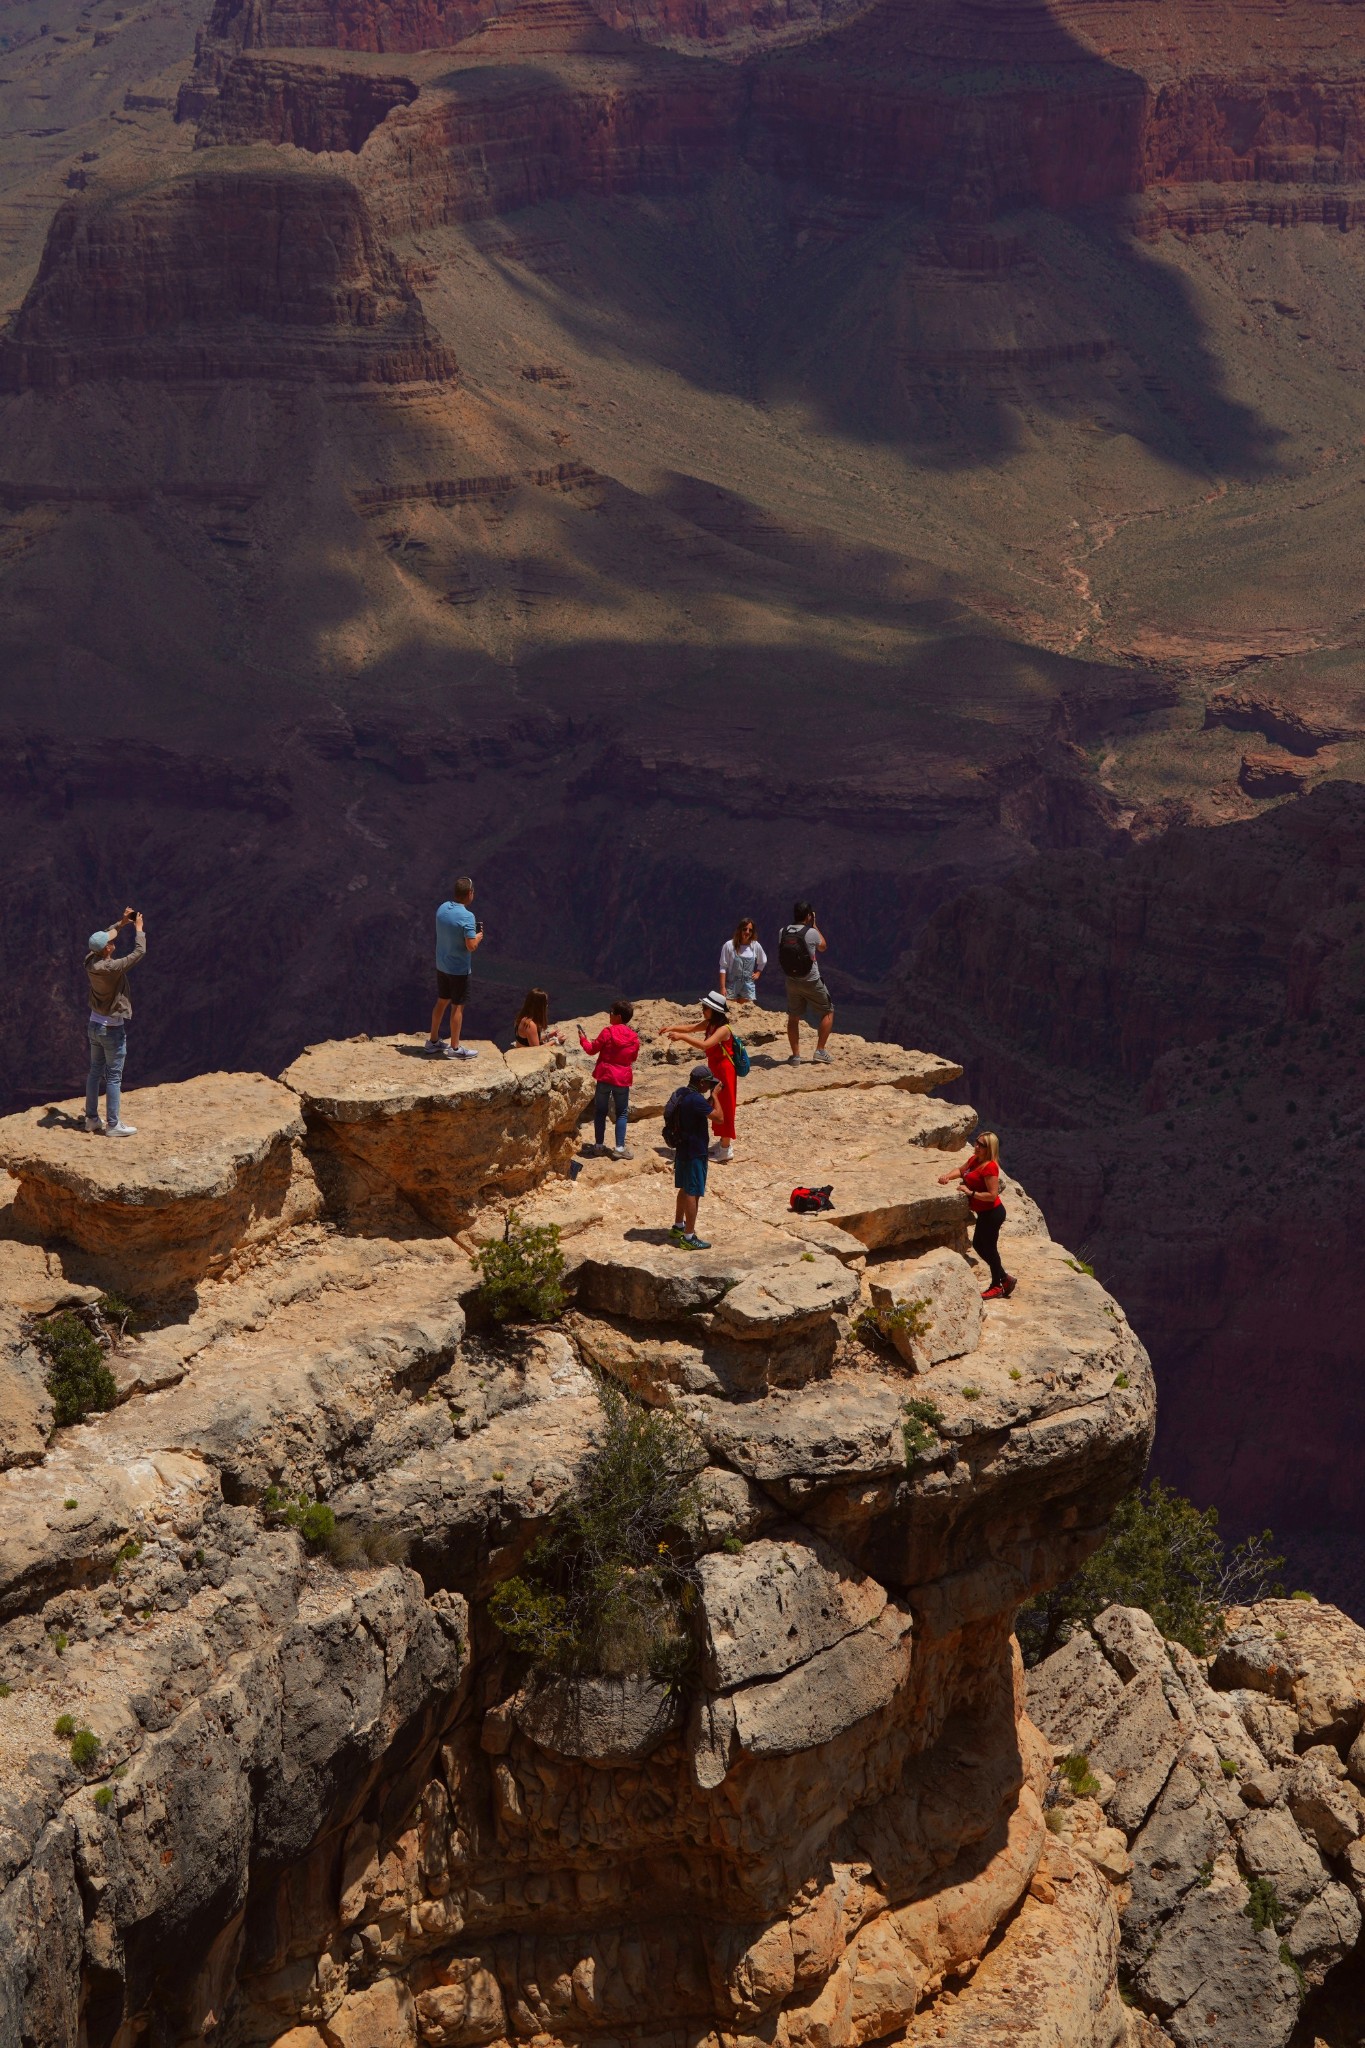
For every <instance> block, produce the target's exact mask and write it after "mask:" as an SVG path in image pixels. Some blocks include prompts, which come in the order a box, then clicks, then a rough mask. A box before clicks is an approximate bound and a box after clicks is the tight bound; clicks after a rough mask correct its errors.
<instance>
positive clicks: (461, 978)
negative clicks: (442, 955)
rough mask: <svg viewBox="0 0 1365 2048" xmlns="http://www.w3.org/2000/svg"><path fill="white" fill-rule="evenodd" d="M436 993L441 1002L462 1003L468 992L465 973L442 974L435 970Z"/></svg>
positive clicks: (467, 979) (467, 980)
mask: <svg viewBox="0 0 1365 2048" xmlns="http://www.w3.org/2000/svg"><path fill="white" fill-rule="evenodd" d="M436 993H437V995H438V996H439V998H440V1000H441V1001H442V1002H443V1003H462V1002H463V1001H464V999H465V997H466V996H467V995H468V994H469V976H468V975H467V974H442V972H441V970H440V968H439V967H438V968H437V970H436Z"/></svg>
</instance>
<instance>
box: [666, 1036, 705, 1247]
mask: <svg viewBox="0 0 1365 2048" xmlns="http://www.w3.org/2000/svg"><path fill="white" fill-rule="evenodd" d="M715 1086H716V1077H715V1075H714V1074H713V1073H712V1072H711V1069H710V1068H709V1067H708V1066H704V1065H702V1064H701V1063H700V1062H698V1064H697V1065H696V1066H695V1067H693V1069H692V1071H691V1073H690V1074H689V1075H688V1077H687V1085H686V1087H685V1088H675V1089H674V1090H673V1093H672V1094H671V1095H670V1096H669V1098H668V1101H667V1103H666V1105H665V1107H664V1143H665V1145H671V1146H672V1147H673V1185H674V1187H675V1188H676V1189H677V1191H678V1200H677V1206H676V1208H675V1209H674V1212H673V1228H672V1230H670V1231H669V1233H668V1239H669V1243H670V1244H675V1245H677V1246H678V1248H679V1250H681V1251H688V1252H709V1251H710V1249H711V1247H710V1245H709V1244H708V1243H707V1241H706V1239H705V1238H704V1237H698V1235H697V1204H698V1203H699V1202H700V1200H701V1198H702V1196H703V1195H704V1194H705V1193H706V1160H707V1154H708V1153H709V1151H710V1149H711V1096H712V1094H713V1093H714V1091H715Z"/></svg>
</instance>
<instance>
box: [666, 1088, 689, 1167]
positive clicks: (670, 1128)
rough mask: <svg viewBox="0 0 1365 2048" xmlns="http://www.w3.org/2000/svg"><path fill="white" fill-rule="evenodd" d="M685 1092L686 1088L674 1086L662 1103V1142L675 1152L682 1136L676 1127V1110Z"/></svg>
mask: <svg viewBox="0 0 1365 2048" xmlns="http://www.w3.org/2000/svg"><path fill="white" fill-rule="evenodd" d="M686 1093H687V1090H686V1088H675V1089H674V1090H673V1093H672V1094H671V1095H670V1096H669V1098H668V1100H667V1102H666V1103H665V1104H664V1143H665V1145H671V1146H672V1147H673V1150H674V1151H675V1152H676V1151H677V1149H678V1144H679V1141H680V1140H681V1138H682V1132H681V1131H680V1130H679V1128H678V1111H679V1110H680V1109H681V1108H682V1099H683V1097H684V1095H686Z"/></svg>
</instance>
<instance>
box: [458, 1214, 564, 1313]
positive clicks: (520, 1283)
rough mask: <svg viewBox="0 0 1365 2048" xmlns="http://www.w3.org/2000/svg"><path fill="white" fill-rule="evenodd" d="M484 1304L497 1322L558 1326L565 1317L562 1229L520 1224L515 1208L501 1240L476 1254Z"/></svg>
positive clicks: (508, 1216)
mask: <svg viewBox="0 0 1365 2048" xmlns="http://www.w3.org/2000/svg"><path fill="white" fill-rule="evenodd" d="M474 1263H475V1265H476V1266H477V1267H478V1269H479V1276H480V1286H479V1292H478V1302H479V1306H480V1307H481V1308H482V1309H483V1310H484V1312H485V1314H487V1315H489V1316H490V1317H491V1318H492V1320H493V1321H494V1322H495V1323H509V1322H512V1323H553V1322H555V1321H557V1320H558V1318H559V1317H560V1316H562V1315H563V1313H564V1254H563V1252H562V1251H561V1250H560V1249H559V1226H558V1225H557V1224H554V1223H520V1222H518V1220H517V1212H516V1210H515V1209H510V1210H509V1211H508V1214H507V1220H506V1222H505V1224H504V1225H503V1233H502V1239H501V1241H500V1242H495V1243H493V1244H486V1245H483V1246H482V1247H481V1248H480V1249H479V1250H478V1251H477V1252H476V1253H475V1254H474Z"/></svg>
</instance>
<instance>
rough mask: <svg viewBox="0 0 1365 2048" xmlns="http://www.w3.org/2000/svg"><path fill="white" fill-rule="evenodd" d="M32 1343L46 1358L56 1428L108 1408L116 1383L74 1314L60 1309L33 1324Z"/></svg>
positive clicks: (99, 1347)
mask: <svg viewBox="0 0 1365 2048" xmlns="http://www.w3.org/2000/svg"><path fill="white" fill-rule="evenodd" d="M34 1342H35V1343H36V1344H37V1346H38V1349H39V1350H40V1351H41V1352H42V1354H43V1357H44V1358H45V1359H46V1361H47V1390H48V1392H49V1394H51V1396H52V1409H53V1417H54V1420H55V1421H56V1423H57V1426H58V1428H60V1429H65V1428H67V1427H68V1426H69V1425H70V1424H71V1423H73V1422H80V1421H81V1420H82V1418H83V1417H84V1416H86V1415H88V1414H89V1413H90V1411H91V1410H92V1409H100V1410H103V1409H106V1408H112V1407H113V1406H114V1405H115V1403H116V1402H117V1400H118V1385H117V1382H116V1381H115V1379H114V1375H113V1374H112V1373H111V1372H110V1370H109V1368H108V1366H107V1365H106V1364H105V1362H104V1347H103V1345H102V1344H101V1343H100V1340H99V1338H98V1337H96V1336H95V1334H94V1333H93V1331H91V1330H89V1329H88V1328H87V1327H86V1325H85V1324H84V1323H83V1322H82V1321H81V1319H80V1317H79V1316H78V1315H73V1314H72V1313H71V1311H70V1310H69V1309H64V1310H63V1311H62V1313H61V1314H60V1315H55V1316H49V1317H48V1318H47V1320H46V1321H45V1322H41V1323H39V1324H38V1325H37V1327H36V1329H35V1331H34Z"/></svg>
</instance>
